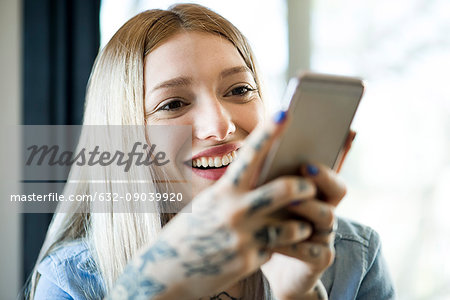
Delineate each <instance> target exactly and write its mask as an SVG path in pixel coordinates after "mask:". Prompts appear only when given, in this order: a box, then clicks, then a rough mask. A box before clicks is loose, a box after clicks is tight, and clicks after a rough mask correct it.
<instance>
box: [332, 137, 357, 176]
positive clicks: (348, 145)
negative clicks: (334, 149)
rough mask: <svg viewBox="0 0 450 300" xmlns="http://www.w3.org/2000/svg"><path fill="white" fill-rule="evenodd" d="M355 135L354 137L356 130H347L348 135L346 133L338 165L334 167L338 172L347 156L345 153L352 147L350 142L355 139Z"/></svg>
mask: <svg viewBox="0 0 450 300" xmlns="http://www.w3.org/2000/svg"><path fill="white" fill-rule="evenodd" d="M355 137H356V132H355V131H353V130H351V129H350V131H349V132H348V135H347V139H346V140H345V144H344V149H343V154H342V156H341V158H340V161H339V164H338V167H337V169H336V172H337V173H339V171H341V168H342V165H343V164H344V160H345V158H346V157H347V154H348V152H349V151H350V148H351V147H352V143H353V140H354V139H355Z"/></svg>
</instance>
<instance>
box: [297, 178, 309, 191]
mask: <svg viewBox="0 0 450 300" xmlns="http://www.w3.org/2000/svg"><path fill="white" fill-rule="evenodd" d="M298 189H299V191H300V192H304V191H306V190H307V189H308V185H307V184H306V182H305V180H302V179H300V183H299V184H298Z"/></svg>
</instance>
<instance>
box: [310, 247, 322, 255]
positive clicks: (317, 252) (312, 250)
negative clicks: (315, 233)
mask: <svg viewBox="0 0 450 300" xmlns="http://www.w3.org/2000/svg"><path fill="white" fill-rule="evenodd" d="M321 252H322V251H321V249H320V247H319V246H316V245H312V246H311V247H309V255H311V257H314V258H315V257H318V256H319V255H320V253H321Z"/></svg>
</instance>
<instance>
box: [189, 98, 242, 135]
mask: <svg viewBox="0 0 450 300" xmlns="http://www.w3.org/2000/svg"><path fill="white" fill-rule="evenodd" d="M195 113H196V116H195V118H194V120H195V121H194V124H195V128H194V136H195V137H196V138H198V139H201V140H207V139H208V140H217V141H223V140H225V139H226V138H227V136H228V135H230V134H233V133H234V132H235V131H236V126H235V124H234V123H233V121H232V118H231V114H230V112H229V111H228V110H227V109H226V107H224V103H221V101H220V100H219V99H217V98H216V97H211V96H209V97H207V99H204V100H203V101H199V102H198V103H197V109H195Z"/></svg>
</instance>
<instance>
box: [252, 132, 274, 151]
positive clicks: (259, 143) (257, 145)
mask: <svg viewBox="0 0 450 300" xmlns="http://www.w3.org/2000/svg"><path fill="white" fill-rule="evenodd" d="M269 138H270V134H269V133H267V132H264V134H263V136H262V137H261V138H260V139H259V141H257V142H256V143H255V144H254V145H253V149H255V150H256V151H259V150H261V148H262V146H263V145H264V143H265V142H266V141H267V140H268V139H269Z"/></svg>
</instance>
